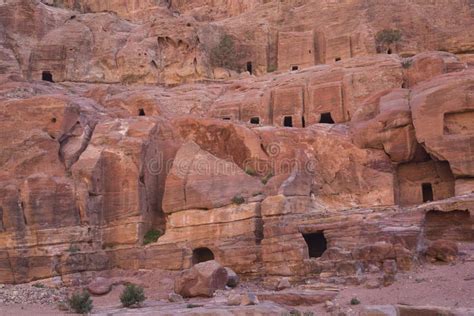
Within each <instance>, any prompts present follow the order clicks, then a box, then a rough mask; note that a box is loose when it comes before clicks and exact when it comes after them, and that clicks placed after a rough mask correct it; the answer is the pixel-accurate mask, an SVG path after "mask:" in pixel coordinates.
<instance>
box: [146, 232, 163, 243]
mask: <svg viewBox="0 0 474 316" xmlns="http://www.w3.org/2000/svg"><path fill="white" fill-rule="evenodd" d="M161 235H162V233H161V231H159V230H157V229H150V230H149V231H147V232H146V234H145V236H143V244H144V245H148V244H151V243H154V242H157V241H158V238H160V236H161Z"/></svg>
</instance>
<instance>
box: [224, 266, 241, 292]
mask: <svg viewBox="0 0 474 316" xmlns="http://www.w3.org/2000/svg"><path fill="white" fill-rule="evenodd" d="M225 270H226V271H227V284H226V285H227V286H228V287H232V288H234V287H236V286H237V285H238V284H239V282H240V278H239V276H238V275H237V273H235V272H234V270H232V269H231V268H225Z"/></svg>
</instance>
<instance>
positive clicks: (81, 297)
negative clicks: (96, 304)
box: [68, 290, 92, 314]
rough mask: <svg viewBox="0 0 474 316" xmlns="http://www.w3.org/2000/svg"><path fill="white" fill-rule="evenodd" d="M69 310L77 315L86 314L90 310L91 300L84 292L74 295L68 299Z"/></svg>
mask: <svg viewBox="0 0 474 316" xmlns="http://www.w3.org/2000/svg"><path fill="white" fill-rule="evenodd" d="M68 304H69V308H70V309H72V310H73V311H74V312H75V313H77V314H87V313H89V312H90V311H91V310H92V299H91V296H90V294H89V292H87V291H86V290H84V291H82V293H74V294H73V295H72V296H71V297H70V298H69V299H68Z"/></svg>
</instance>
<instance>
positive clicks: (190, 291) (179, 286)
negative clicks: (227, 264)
mask: <svg viewBox="0 0 474 316" xmlns="http://www.w3.org/2000/svg"><path fill="white" fill-rule="evenodd" d="M226 284H227V270H226V269H225V268H224V267H223V266H221V265H220V264H219V263H218V262H217V261H215V260H211V261H206V262H201V263H198V264H196V265H195V266H193V267H192V268H191V269H187V270H184V271H182V272H181V274H180V275H179V276H178V277H177V278H176V280H175V283H174V290H175V292H176V293H178V294H180V295H181V296H183V297H196V296H204V297H212V295H213V294H214V292H215V291H216V290H219V289H221V290H222V289H224V288H225V286H226Z"/></svg>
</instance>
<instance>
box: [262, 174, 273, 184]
mask: <svg viewBox="0 0 474 316" xmlns="http://www.w3.org/2000/svg"><path fill="white" fill-rule="evenodd" d="M273 176H274V174H273V172H269V173H267V175H266V176H265V177H263V178H262V183H263V184H267V183H268V181H269V180H270V179H271V178H273Z"/></svg>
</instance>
